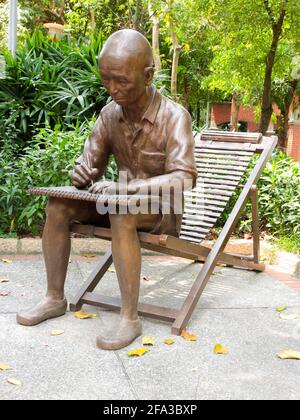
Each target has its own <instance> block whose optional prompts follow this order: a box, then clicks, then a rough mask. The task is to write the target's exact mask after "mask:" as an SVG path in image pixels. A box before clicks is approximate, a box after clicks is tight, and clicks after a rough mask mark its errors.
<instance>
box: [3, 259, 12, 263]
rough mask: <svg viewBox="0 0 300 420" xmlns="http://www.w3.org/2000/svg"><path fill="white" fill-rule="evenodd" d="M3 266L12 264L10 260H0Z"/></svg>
mask: <svg viewBox="0 0 300 420" xmlns="http://www.w3.org/2000/svg"><path fill="white" fill-rule="evenodd" d="M1 261H2V262H3V263H4V264H12V260H7V259H6V258H2V260H1Z"/></svg>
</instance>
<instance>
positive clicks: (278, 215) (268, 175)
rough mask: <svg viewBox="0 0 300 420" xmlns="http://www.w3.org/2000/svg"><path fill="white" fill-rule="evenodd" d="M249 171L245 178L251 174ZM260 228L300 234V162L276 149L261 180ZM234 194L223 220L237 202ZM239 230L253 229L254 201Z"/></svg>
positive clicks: (275, 233) (284, 234) (247, 207)
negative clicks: (252, 213)
mask: <svg viewBox="0 0 300 420" xmlns="http://www.w3.org/2000/svg"><path fill="white" fill-rule="evenodd" d="M254 163H255V160H254V162H252V165H251V167H249V169H248V170H247V173H246V175H245V178H244V180H246V179H247V178H248V176H249V173H250V170H251V169H252V168H253V165H254ZM258 194H259V195H258V203H259V214H260V228H261V230H264V231H267V232H269V233H271V234H273V235H275V236H296V235H298V236H300V163H299V162H296V161H294V160H293V159H291V158H289V157H288V156H287V155H285V154H284V153H283V152H281V151H276V152H275V153H274V154H273V156H272V157H271V159H270V161H269V162H268V163H267V166H266V168H265V170H264V172H263V174H262V176H261V177H260V180H259V182H258ZM236 197H237V196H236V195H235V196H234V197H232V199H231V200H230V203H229V205H228V207H227V208H226V212H225V213H224V215H223V217H222V220H221V222H224V220H225V218H226V217H228V215H229V214H230V212H231V210H232V208H233V205H234V203H235V201H236ZM237 232H238V233H247V232H252V216H251V204H250V203H248V204H247V206H246V210H245V214H244V216H243V218H242V220H241V223H240V225H239V226H238V228H237Z"/></svg>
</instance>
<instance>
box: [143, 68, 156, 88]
mask: <svg viewBox="0 0 300 420" xmlns="http://www.w3.org/2000/svg"><path fill="white" fill-rule="evenodd" d="M144 75H145V84H146V86H151V85H152V82H153V77H154V68H153V67H146V68H145V70H144Z"/></svg>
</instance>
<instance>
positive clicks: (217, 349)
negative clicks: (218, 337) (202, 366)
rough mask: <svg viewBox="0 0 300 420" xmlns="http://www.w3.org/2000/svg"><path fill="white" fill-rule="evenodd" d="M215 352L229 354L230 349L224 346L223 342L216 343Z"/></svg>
mask: <svg viewBox="0 0 300 420" xmlns="http://www.w3.org/2000/svg"><path fill="white" fill-rule="evenodd" d="M214 353H215V354H228V353H229V350H228V349H226V348H225V347H223V346H222V345H221V344H216V345H215V348H214Z"/></svg>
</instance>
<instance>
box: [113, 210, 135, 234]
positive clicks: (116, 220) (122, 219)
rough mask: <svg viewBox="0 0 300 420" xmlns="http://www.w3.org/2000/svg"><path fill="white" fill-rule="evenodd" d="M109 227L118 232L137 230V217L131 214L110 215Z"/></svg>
mask: <svg viewBox="0 0 300 420" xmlns="http://www.w3.org/2000/svg"><path fill="white" fill-rule="evenodd" d="M109 220H110V224H111V227H112V228H113V229H114V228H116V229H119V230H132V229H136V228H137V217H136V216H134V215H132V214H110V215H109Z"/></svg>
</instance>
